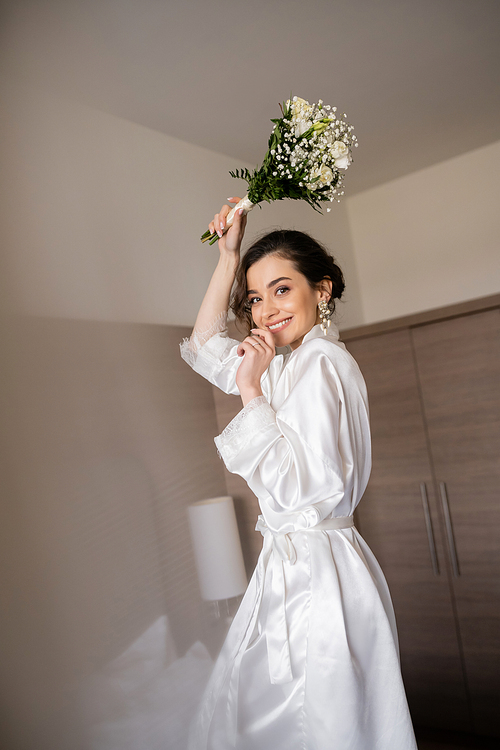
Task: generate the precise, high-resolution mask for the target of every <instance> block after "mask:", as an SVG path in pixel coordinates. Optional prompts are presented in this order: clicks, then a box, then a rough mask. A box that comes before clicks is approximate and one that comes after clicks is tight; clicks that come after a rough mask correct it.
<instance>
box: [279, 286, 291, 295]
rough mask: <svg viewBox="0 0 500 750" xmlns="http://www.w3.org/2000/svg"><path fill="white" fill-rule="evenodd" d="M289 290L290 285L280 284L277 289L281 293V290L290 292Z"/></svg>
mask: <svg viewBox="0 0 500 750" xmlns="http://www.w3.org/2000/svg"><path fill="white" fill-rule="evenodd" d="M288 290H289V287H287V286H280V287H278V288H277V289H276V294H279V293H280V292H281V293H285V292H288ZM280 296H281V295H280Z"/></svg>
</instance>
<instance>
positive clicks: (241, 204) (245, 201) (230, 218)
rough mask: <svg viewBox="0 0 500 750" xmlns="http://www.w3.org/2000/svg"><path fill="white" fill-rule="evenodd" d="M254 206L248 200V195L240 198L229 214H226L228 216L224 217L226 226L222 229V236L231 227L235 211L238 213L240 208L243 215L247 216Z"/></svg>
mask: <svg viewBox="0 0 500 750" xmlns="http://www.w3.org/2000/svg"><path fill="white" fill-rule="evenodd" d="M255 205H256V204H255V203H252V201H251V200H249V198H248V195H245V197H244V198H242V199H241V200H240V202H239V203H237V204H236V206H234V208H232V209H231V210H230V212H229V213H228V215H227V217H226V226H225V227H224V232H223V234H225V233H226V232H227V230H228V229H229V227H231V226H232V225H233V221H234V216H235V214H236V211H239V210H240V208H242V209H243V212H244V214H248V213H250V211H251V210H252V208H253V207H254V206H255Z"/></svg>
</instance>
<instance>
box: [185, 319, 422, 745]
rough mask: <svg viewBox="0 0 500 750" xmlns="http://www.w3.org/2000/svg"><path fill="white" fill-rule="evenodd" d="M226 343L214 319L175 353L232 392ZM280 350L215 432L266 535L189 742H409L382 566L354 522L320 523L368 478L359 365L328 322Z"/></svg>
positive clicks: (343, 513) (232, 352) (350, 500)
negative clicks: (252, 392) (257, 386)
mask: <svg viewBox="0 0 500 750" xmlns="http://www.w3.org/2000/svg"><path fill="white" fill-rule="evenodd" d="M221 327H222V326H221ZM216 328H217V325H216V326H215V330H216ZM237 345H238V342H237V341H235V340H233V339H230V338H229V337H228V336H227V332H226V331H225V330H223V331H219V332H216V333H214V335H211V336H210V338H208V340H206V341H204V339H203V338H202V339H197V338H196V335H194V336H192V337H191V340H190V341H189V342H188V341H185V342H184V343H183V345H181V352H182V356H183V357H184V358H185V359H186V361H188V363H189V364H190V365H191V366H192V367H193V369H194V370H195V371H196V372H198V373H199V374H200V375H202V376H203V377H205V378H207V379H208V380H209V381H210V382H211V383H213V384H215V385H216V386H218V387H219V388H221V389H222V390H223V391H225V392H226V393H232V394H238V393H239V391H238V388H237V386H236V380H235V378H236V372H237V369H238V366H239V364H240V362H241V361H242V360H241V357H238V355H237V351H236V350H237ZM280 352H281V353H279V354H276V356H275V357H274V359H273V360H272V362H271V364H270V366H269V368H268V370H267V372H266V373H265V374H264V375H263V377H262V381H261V385H262V391H263V394H264V395H263V396H262V397H259V398H255V399H254V400H253V401H251V402H250V403H249V404H247V406H246V407H245V408H244V409H242V410H241V411H240V412H239V414H237V416H236V417H235V418H234V419H233V420H232V422H231V423H230V424H229V425H228V426H227V427H226V429H225V430H224V431H223V432H222V434H221V435H219V436H218V437H217V438H215V442H216V445H217V448H218V451H219V453H220V455H221V457H222V459H223V460H224V462H225V464H226V466H227V468H228V470H229V471H231V472H233V473H236V474H239V475H240V476H242V477H243V478H244V479H245V480H246V481H247V483H248V485H249V487H250V489H251V490H252V491H253V492H254V493H255V495H256V496H257V498H258V500H259V504H260V508H261V513H262V515H261V516H259V520H258V524H257V529H259V530H260V531H261V532H262V534H263V537H264V544H263V549H262V552H261V554H260V557H259V560H258V563H257V567H256V569H255V572H254V574H253V576H252V579H251V581H250V583H249V586H248V589H247V591H246V593H245V596H244V598H243V601H242V603H241V605H240V608H239V610H238V612H237V614H236V616H235V618H234V621H233V623H232V625H231V628H230V630H229V633H228V635H227V638H226V641H225V643H224V646H223V647H222V650H221V653H220V655H219V658H218V660H217V662H216V664H215V667H214V670H213V673H212V676H211V679H210V682H209V684H208V687H207V689H206V691H205V695H204V698H203V701H202V704H201V707H200V711H199V714H198V716H197V717H196V720H195V721H194V723H193V726H192V731H191V737H190V745H189V750H416V747H417V746H416V743H415V738H414V734H413V728H412V723H411V719H410V715H409V711H408V706H407V702H406V696H405V692H404V687H403V682H402V679H401V672H400V666H399V651H398V641H397V632H396V624H395V619H394V612H393V608H392V603H391V598H390V594H389V590H388V588H387V584H386V581H385V578H384V575H383V573H382V571H381V569H380V567H379V565H378V563H377V561H376V559H375V557H374V555H373V553H372V552H371V551H370V549H369V547H368V546H367V544H366V542H365V541H364V540H363V538H362V537H361V536H360V534H359V533H358V531H357V530H356V529H355V528H354V527H351V528H341V529H326V530H323V529H321V530H319V529H318V528H317V527H318V524H320V525H321V526H320V528H321V527H322V526H325V525H327V526H328V525H329V524H330V525H335V524H336V523H338V524H339V525H340V526H345V525H347V524H348V523H352V514H353V512H354V509H355V507H356V505H357V504H358V502H359V500H360V499H361V496H362V494H363V492H364V490H365V487H366V484H367V481H368V477H369V474H370V467H371V452H370V429H369V421H368V401H367V395H366V387H365V383H364V380H363V377H362V375H361V373H360V371H359V368H358V366H357V364H356V362H355V361H354V359H353V358H352V356H351V355H350V354H349V353H348V352H347V351H346V349H345V346H344V345H343V344H342V343H341V342H339V340H338V331H337V329H336V328H335V327H334V326H332V328H330V330H329V333H328V335H327V336H324V335H323V332H322V331H321V328H320V326H319V325H316V326H314V327H313V328H312V329H311V330H310V331H309V333H307V334H306V336H305V337H304V339H303V342H302V344H301V345H300V346H299V347H298V348H297V349H296V350H295V351H291V350H290V349H289V347H288V348H287V349H286V350H283V349H282V350H280ZM346 517H347V519H346ZM349 517H351V518H349ZM332 518H335V519H337V518H341V519H342V520H341V521H338V522H336V521H333V522H332V521H331V520H329V519H332ZM315 527H316V528H315Z"/></svg>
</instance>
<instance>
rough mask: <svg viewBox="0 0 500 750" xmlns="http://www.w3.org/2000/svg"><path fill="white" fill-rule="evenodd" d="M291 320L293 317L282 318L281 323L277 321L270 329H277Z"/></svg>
mask: <svg viewBox="0 0 500 750" xmlns="http://www.w3.org/2000/svg"><path fill="white" fill-rule="evenodd" d="M289 320H291V318H287V319H286V320H282V321H281V323H275V324H274V325H273V326H269V330H270V331H276V330H277V329H278V328H281V327H282V326H284V325H285V323H288V321H289Z"/></svg>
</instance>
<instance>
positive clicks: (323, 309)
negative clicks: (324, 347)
mask: <svg viewBox="0 0 500 750" xmlns="http://www.w3.org/2000/svg"><path fill="white" fill-rule="evenodd" d="M318 310H319V316H320V319H321V330H322V331H323V333H324V334H325V336H326V334H327V333H328V329H329V328H330V323H331V321H330V317H331V314H332V311H331V310H330V308H329V307H328V304H327V303H326V302H325V300H323V299H322V300H321V301H320V302H318Z"/></svg>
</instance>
